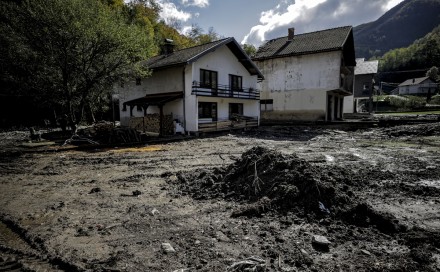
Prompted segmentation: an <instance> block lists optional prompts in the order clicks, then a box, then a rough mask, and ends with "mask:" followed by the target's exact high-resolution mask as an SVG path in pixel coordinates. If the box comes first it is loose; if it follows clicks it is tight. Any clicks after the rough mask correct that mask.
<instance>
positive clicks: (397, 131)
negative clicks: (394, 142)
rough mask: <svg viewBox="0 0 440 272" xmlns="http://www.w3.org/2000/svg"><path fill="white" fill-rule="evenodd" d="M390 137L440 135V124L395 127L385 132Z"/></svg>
mask: <svg viewBox="0 0 440 272" xmlns="http://www.w3.org/2000/svg"><path fill="white" fill-rule="evenodd" d="M383 132H384V133H385V134H387V135H388V136H389V137H401V136H435V135H437V136H438V135H440V123H429V124H417V125H406V126H395V127H390V128H386V129H384V130H383Z"/></svg>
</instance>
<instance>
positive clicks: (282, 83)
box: [256, 51, 342, 121]
mask: <svg viewBox="0 0 440 272" xmlns="http://www.w3.org/2000/svg"><path fill="white" fill-rule="evenodd" d="M341 58H342V52H339V51H335V52H327V53H319V54H311V55H304V56H295V57H287V58H278V59H270V60H265V61H258V62H256V64H257V66H258V67H259V68H260V70H261V72H262V73H263V75H264V77H265V80H264V81H263V82H262V83H261V84H259V86H258V87H257V89H261V91H262V94H261V99H273V111H268V112H262V116H261V119H262V120H264V119H266V120H269V119H270V120H302V121H315V120H325V118H326V111H327V92H328V91H329V90H335V89H338V88H339V87H340V74H341Z"/></svg>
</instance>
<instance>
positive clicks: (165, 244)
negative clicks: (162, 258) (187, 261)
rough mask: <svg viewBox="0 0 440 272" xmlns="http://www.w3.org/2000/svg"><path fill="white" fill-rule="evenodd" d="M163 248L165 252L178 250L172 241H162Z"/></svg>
mask: <svg viewBox="0 0 440 272" xmlns="http://www.w3.org/2000/svg"><path fill="white" fill-rule="evenodd" d="M162 250H163V251H164V252H165V253H175V252H176V250H175V249H174V248H173V247H172V246H171V244H170V243H162Z"/></svg>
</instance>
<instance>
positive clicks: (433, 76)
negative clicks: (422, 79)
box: [426, 66, 439, 81]
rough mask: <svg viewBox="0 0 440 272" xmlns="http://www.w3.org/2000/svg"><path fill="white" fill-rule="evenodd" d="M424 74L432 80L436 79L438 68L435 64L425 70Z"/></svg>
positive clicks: (437, 77)
mask: <svg viewBox="0 0 440 272" xmlns="http://www.w3.org/2000/svg"><path fill="white" fill-rule="evenodd" d="M426 76H427V77H429V78H430V79H431V80H433V81H437V80H438V79H439V74H438V68H437V67H436V66H432V67H431V68H430V69H429V70H428V71H427V72H426Z"/></svg>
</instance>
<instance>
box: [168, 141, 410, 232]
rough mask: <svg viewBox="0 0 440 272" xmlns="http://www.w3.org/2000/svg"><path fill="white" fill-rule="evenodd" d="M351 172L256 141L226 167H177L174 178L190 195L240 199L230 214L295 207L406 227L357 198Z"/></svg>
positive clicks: (390, 228)
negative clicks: (307, 159) (178, 169)
mask: <svg viewBox="0 0 440 272" xmlns="http://www.w3.org/2000/svg"><path fill="white" fill-rule="evenodd" d="M355 176H356V175H354V174H353V173H351V172H350V170H347V169H343V168H338V167H336V166H331V167H328V166H322V165H313V164H311V163H309V162H307V161H306V160H304V159H301V158H299V157H298V156H296V155H294V154H293V155H286V154H282V153H280V152H277V151H274V150H271V149H268V148H264V147H254V148H252V149H250V150H248V151H247V152H245V153H243V154H242V156H241V158H239V159H238V160H236V162H235V163H232V164H230V165H229V166H227V167H223V168H215V169H213V170H198V171H192V172H179V173H177V179H174V181H173V183H175V185H177V192H178V194H186V195H190V196H192V197H193V198H194V199H198V200H203V199H213V198H223V199H226V200H231V201H236V202H238V203H241V204H242V205H238V209H236V210H234V211H233V212H232V215H231V216H232V217H239V216H248V217H254V216H261V215H262V214H266V213H268V212H276V213H281V214H287V213H293V214H295V215H296V216H299V217H306V218H308V219H310V220H316V219H321V218H324V217H327V218H328V217H330V218H333V219H336V220H342V221H344V222H346V223H348V224H351V225H357V226H360V227H367V226H374V227H376V228H378V229H379V230H380V231H382V232H385V233H397V232H401V231H404V229H405V226H402V225H400V224H399V222H398V221H397V220H395V217H394V216H392V215H390V214H388V213H384V212H379V211H377V210H376V209H374V208H373V207H371V206H370V205H369V204H366V203H365V202H363V201H361V200H360V198H359V197H358V196H357V195H356V194H355V193H354V192H353V191H352V189H353V188H354V187H355V185H354V183H356V178H355ZM357 176H359V173H358V174H357ZM170 182H171V179H170Z"/></svg>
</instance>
